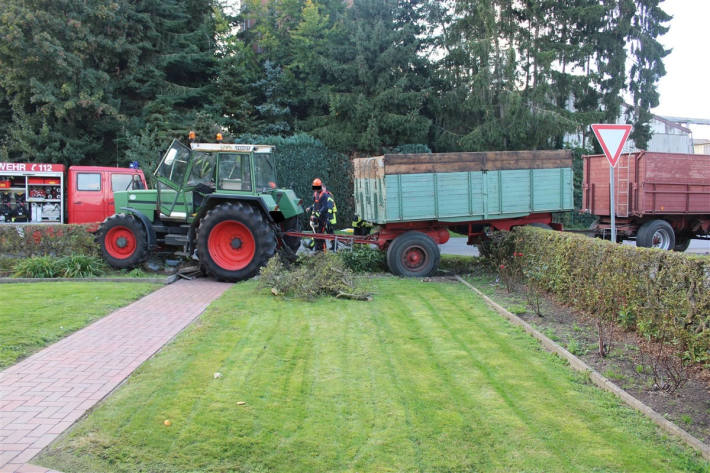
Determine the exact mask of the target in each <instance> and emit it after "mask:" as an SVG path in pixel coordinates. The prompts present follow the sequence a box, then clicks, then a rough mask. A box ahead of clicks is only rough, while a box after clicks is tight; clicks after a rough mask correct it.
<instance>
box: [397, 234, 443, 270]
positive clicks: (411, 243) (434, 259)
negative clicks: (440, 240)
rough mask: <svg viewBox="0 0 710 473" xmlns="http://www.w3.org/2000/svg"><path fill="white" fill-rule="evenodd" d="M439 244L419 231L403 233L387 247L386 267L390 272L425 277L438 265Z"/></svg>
mask: <svg viewBox="0 0 710 473" xmlns="http://www.w3.org/2000/svg"><path fill="white" fill-rule="evenodd" d="M440 257H441V255H440V253H439V246H438V245H437V244H436V242H434V240H432V239H431V237H430V236H429V235H426V234H424V233H421V232H415V231H412V232H407V233H404V234H402V235H400V236H398V237H397V238H395V239H394V241H393V242H392V243H391V244H390V246H389V248H388V249H387V267H388V268H389V269H390V271H391V272H392V274H395V275H397V276H404V277H426V276H431V275H432V274H434V272H435V271H436V269H437V268H438V267H439V258H440Z"/></svg>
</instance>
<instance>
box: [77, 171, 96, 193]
mask: <svg viewBox="0 0 710 473" xmlns="http://www.w3.org/2000/svg"><path fill="white" fill-rule="evenodd" d="M76 189H77V190H80V191H100V190H101V174H98V173H97V174H88V173H79V174H77V178H76Z"/></svg>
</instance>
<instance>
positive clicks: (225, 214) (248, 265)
mask: <svg viewBox="0 0 710 473" xmlns="http://www.w3.org/2000/svg"><path fill="white" fill-rule="evenodd" d="M275 251H276V236H275V235H274V232H273V230H272V229H271V227H270V226H269V224H268V223H267V222H266V220H265V219H264V217H263V215H262V214H261V212H259V211H258V210H257V209H255V208H254V207H252V206H250V205H247V204H244V203H241V202H229V203H225V204H221V205H218V206H217V207H215V208H214V209H212V210H210V211H209V212H207V214H206V215H205V216H204V218H203V219H202V221H201V222H200V227H199V229H198V230H197V254H198V255H199V258H200V263H201V266H203V267H204V268H205V269H206V271H207V274H209V275H210V276H212V277H214V278H215V279H217V280H222V281H230V282H234V281H241V280H244V279H248V278H250V277H252V276H254V275H255V274H256V272H257V271H258V270H259V268H260V267H261V266H263V265H264V264H266V262H267V261H268V260H269V258H271V257H272V256H273V255H274V252H275Z"/></svg>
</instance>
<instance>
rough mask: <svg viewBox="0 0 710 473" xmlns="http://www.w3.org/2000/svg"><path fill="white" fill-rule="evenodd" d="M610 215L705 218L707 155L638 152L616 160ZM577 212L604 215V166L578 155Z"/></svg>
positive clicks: (709, 176)
mask: <svg viewBox="0 0 710 473" xmlns="http://www.w3.org/2000/svg"><path fill="white" fill-rule="evenodd" d="M614 187H615V192H614V194H615V198H616V205H615V207H616V215H617V216H619V217H643V216H644V215H654V214H655V215H663V214H667V215H684V214H688V215H704V214H710V155H701V154H676V153H659V152H638V153H631V154H625V155H622V156H621V157H620V158H619V162H618V164H617V168H616V169H615V176H614ZM582 207H583V209H585V210H587V211H589V212H590V213H592V214H594V215H599V216H609V215H610V212H609V164H608V161H607V160H606V158H605V157H604V156H603V155H593V156H584V178H583V202H582Z"/></svg>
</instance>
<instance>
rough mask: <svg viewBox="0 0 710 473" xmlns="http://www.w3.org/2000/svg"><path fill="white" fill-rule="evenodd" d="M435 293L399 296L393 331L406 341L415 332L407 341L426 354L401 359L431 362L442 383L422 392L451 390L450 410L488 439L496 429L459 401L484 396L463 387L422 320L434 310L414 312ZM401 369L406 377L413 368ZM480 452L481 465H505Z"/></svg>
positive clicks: (470, 402) (473, 400)
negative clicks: (421, 301) (421, 300)
mask: <svg viewBox="0 0 710 473" xmlns="http://www.w3.org/2000/svg"><path fill="white" fill-rule="evenodd" d="M431 296H432V294H431V293H430V292H426V293H425V294H424V295H421V294H419V295H417V296H416V298H412V297H409V296H406V297H405V296H398V298H397V302H398V304H396V305H397V306H398V307H401V310H400V311H398V313H397V315H398V316H399V317H397V318H394V317H392V318H390V319H389V321H390V323H391V324H392V328H393V331H396V332H397V333H398V334H399V335H400V337H399V339H400V340H402V341H403V340H404V339H403V337H402V336H403V335H411V336H409V337H406V338H407V340H411V339H416V340H417V341H418V342H419V343H418V346H420V347H421V349H422V350H421V351H422V354H421V355H420V356H418V357H416V358H414V354H413V353H411V351H410V352H409V353H408V355H409V356H406V357H401V358H400V359H401V360H406V361H412V362H414V363H413V364H414V365H419V366H420V368H424V367H425V365H426V364H429V365H431V367H432V368H433V371H434V374H435V375H436V377H437V379H438V380H440V382H439V383H437V384H436V385H435V386H431V387H429V386H419V387H418V388H417V391H418V392H419V393H421V394H420V395H425V394H424V393H426V392H434V391H435V392H439V393H447V394H448V399H446V401H449V402H447V405H448V408H447V409H448V410H450V411H454V410H455V411H456V413H457V414H458V416H459V417H460V418H462V419H465V420H466V423H467V424H468V425H471V426H476V427H477V428H476V440H482V439H485V438H488V437H490V436H491V435H492V432H491V429H490V427H489V426H487V425H486V422H485V421H484V418H483V416H482V415H480V414H478V413H477V412H476V409H473V408H468V409H467V408H464V407H463V406H462V405H461V403H460V402H457V401H460V400H462V399H465V400H466V401H468V402H467V403H466V404H467V405H470V406H475V403H476V401H480V399H476V398H475V397H474V396H473V393H472V391H471V390H470V389H466V388H465V387H463V386H460V385H459V383H458V382H456V381H455V379H454V376H453V375H452V373H451V372H450V370H449V368H448V367H447V364H448V363H447V362H445V361H444V360H442V359H441V357H442V350H441V345H438V344H435V343H434V340H433V339H432V338H431V334H430V333H429V332H428V331H427V330H426V328H425V327H424V325H423V323H422V321H424V320H427V319H430V318H431V317H432V313H431V312H428V313H423V314H421V315H420V316H416V315H415V314H414V312H415V309H416V306H417V305H418V304H417V302H419V298H421V297H431ZM405 330H406V331H407V332H406V333H405V332H404V331H405ZM395 343H396V342H395ZM397 345H399V346H400V347H403V345H404V344H402V343H401V342H400V343H397ZM401 349H402V348H400V350H401ZM401 371H402V372H403V376H404V375H406V373H407V372H411V370H407V369H404V368H402V369H401ZM411 383H412V384H413V385H414V384H415V383H416V381H415V380H411ZM418 384H421V383H418ZM434 401H435V399H432V402H434ZM438 404H440V405H441V404H442V402H439V403H438ZM479 453H483V458H481V455H479V456H478V457H477V458H476V464H477V465H479V466H480V465H483V464H488V465H489V466H495V467H501V466H502V463H501V462H500V459H499V458H498V457H497V456H496V455H492V454H489V453H488V452H487V451H484V452H479Z"/></svg>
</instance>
